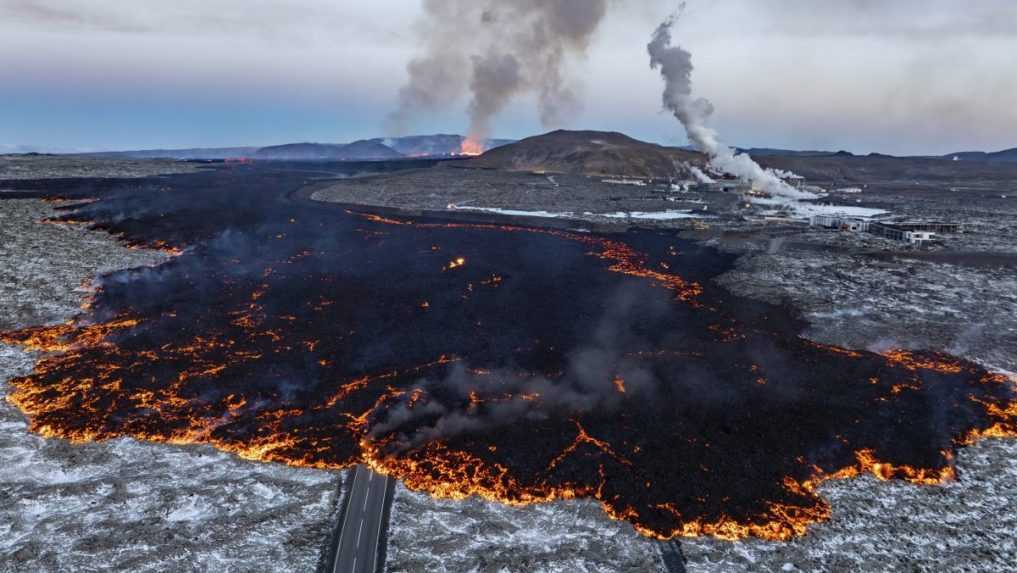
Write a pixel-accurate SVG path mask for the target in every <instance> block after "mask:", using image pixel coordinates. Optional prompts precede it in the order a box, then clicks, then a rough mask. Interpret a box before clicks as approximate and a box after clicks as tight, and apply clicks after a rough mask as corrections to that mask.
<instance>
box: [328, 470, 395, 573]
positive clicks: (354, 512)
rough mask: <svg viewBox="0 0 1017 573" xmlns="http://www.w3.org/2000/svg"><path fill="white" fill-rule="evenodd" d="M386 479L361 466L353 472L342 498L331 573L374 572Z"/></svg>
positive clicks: (377, 564)
mask: <svg viewBox="0 0 1017 573" xmlns="http://www.w3.org/2000/svg"><path fill="white" fill-rule="evenodd" d="M389 481H390V480H389V478H388V477H386V476H383V475H379V474H376V473H374V472H372V471H371V470H369V469H367V468H366V467H364V466H357V468H356V469H355V470H354V472H353V483H352V484H351V485H350V490H349V494H348V495H347V496H346V507H345V510H344V511H343V523H342V529H340V531H339V544H338V550H337V551H336V558H335V563H334V564H333V566H332V571H333V573H375V571H377V570H378V566H379V563H378V554H379V549H380V547H379V546H380V544H381V534H382V527H383V526H384V521H385V520H384V515H385V498H386V496H387V495H388V491H389V489H390V488H389Z"/></svg>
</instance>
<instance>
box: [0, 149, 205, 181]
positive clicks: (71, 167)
mask: <svg viewBox="0 0 1017 573" xmlns="http://www.w3.org/2000/svg"><path fill="white" fill-rule="evenodd" d="M198 168H199V167H198V166H197V165H196V164H193V163H181V162H178V161H172V160H168V159H156V160H152V159H143V160H140V159H139V160H136V159H103V158H97V157H82V156H75V155H0V181H9V180H17V179H60V178H65V177H131V178H134V177H151V176H153V175H167V174H170V173H191V172H193V171H195V170H196V169H198Z"/></svg>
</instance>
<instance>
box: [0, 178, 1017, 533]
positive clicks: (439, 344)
mask: <svg viewBox="0 0 1017 573" xmlns="http://www.w3.org/2000/svg"><path fill="white" fill-rule="evenodd" d="M372 168H373V169H383V168H384V166H383V165H382V164H379V165H377V166H374V167H372ZM317 169H320V170H321V171H322V172H321V173H315V172H311V171H308V170H307V167H304V168H299V167H296V166H292V165H286V164H279V165H273V166H267V167H266V166H261V165H256V166H240V167H235V168H218V169H214V170H210V171H207V172H202V173H196V174H183V175H174V176H169V177H161V178H151V179H145V180H140V181H132V182H123V181H120V182H115V181H107V182H99V183H94V182H93V183H87V182H85V181H76V180H62V181H47V182H44V183H43V182H40V183H39V184H38V185H34V184H32V183H31V182H21V183H19V184H18V186H17V189H19V190H21V192H22V194H24V193H33V192H34V193H39V194H45V195H48V196H53V197H64V198H90V199H94V200H93V201H91V202H88V203H85V204H80V205H78V206H77V207H74V208H73V209H70V210H68V211H67V214H66V216H65V217H62V218H61V219H60V221H57V222H58V223H59V224H89V225H92V226H94V227H96V228H99V229H104V230H107V231H109V232H111V233H114V234H115V235H117V236H119V237H120V238H121V239H122V240H124V241H125V242H127V244H129V245H133V246H139V247H142V246H143V247H147V248H160V249H164V250H168V251H171V252H173V253H174V254H176V255H177V256H175V257H174V258H173V260H172V261H170V262H168V263H165V264H163V265H160V266H158V267H152V268H139V269H133V270H130V271H125V272H120V273H114V274H112V275H108V276H104V277H101V278H99V279H97V281H96V290H95V293H94V295H93V297H92V298H91V300H90V301H89V302H88V304H87V306H86V308H84V309H83V311H82V314H81V316H80V317H78V318H77V319H76V320H74V321H72V322H71V323H69V324H64V325H57V326H52V327H40V328H31V329H26V330H21V331H16V332H8V333H3V334H0V342H4V343H8V344H17V345H21V346H24V347H26V348H29V349H34V350H39V351H42V352H44V355H43V357H42V359H41V360H40V362H39V363H38V365H37V367H36V369H35V371H34V372H33V373H32V374H31V375H29V376H27V377H23V378H20V379H16V380H14V381H12V382H11V386H12V393H11V395H10V397H9V399H10V400H11V401H12V402H13V403H14V404H16V405H17V406H18V407H19V408H21V409H22V410H23V411H24V412H25V413H26V414H27V415H28V416H29V418H30V421H31V427H32V429H33V430H34V431H36V432H39V433H40V434H42V435H45V436H51V437H60V438H67V439H70V440H74V441H89V440H104V439H110V438H115V437H119V436H132V437H136V438H139V439H144V440H152V441H159V442H168V443H176V444H194V443H207V444H212V445H214V446H216V447H218V448H221V449H223V450H226V451H229V452H234V453H236V454H238V455H240V456H243V457H245V458H250V459H256V460H263V461H271V462H281V463H287V464H292V465H296V466H305V467H318V468H341V467H346V466H350V465H352V464H357V463H365V464H368V465H370V466H372V467H373V468H374V469H376V470H377V471H380V472H383V473H387V474H389V475H392V476H394V477H397V478H399V479H401V480H403V481H404V483H406V485H407V486H409V487H411V488H413V489H418V490H423V491H427V492H430V493H432V494H434V495H438V496H442V497H450V498H463V497H467V496H470V495H480V496H483V497H485V498H488V499H492V500H497V501H500V502H503V503H508V504H520V505H522V504H529V503H539V502H543V501H550V500H555V499H570V498H580V497H583V498H593V499H596V500H598V501H599V502H600V503H601V505H602V506H603V508H604V510H605V511H606V512H607V513H608V514H609V515H610V516H612V517H614V518H617V519H624V520H627V521H629V522H631V523H632V524H633V525H634V526H635V527H636V528H637V530H638V531H640V532H641V533H643V534H645V535H648V536H653V537H658V538H668V537H673V536H677V535H683V536H689V535H712V536H715V537H720V538H725V539H735V538H741V537H746V536H756V537H761V538H766V539H790V538H792V537H795V536H799V535H803V534H805V533H806V531H807V528H808V526H809V524H811V523H815V522H817V521H821V520H823V519H825V518H827V517H828V516H829V513H830V509H829V506H828V505H827V503H826V502H825V501H824V500H823V499H822V498H821V497H819V496H818V494H817V493H816V487H817V485H818V484H819V483H821V482H822V481H824V480H827V479H836V478H845V477H851V476H855V475H858V474H860V473H863V472H869V473H873V474H875V475H876V476H877V477H879V478H880V479H901V480H908V481H911V482H914V483H915V484H918V485H929V484H936V483H940V482H942V481H943V480H947V479H958V478H959V479H963V476H956V475H955V471H954V469H953V465H952V458H953V454H954V452H955V450H956V448H958V447H962V446H963V445H965V444H969V443H971V442H973V441H974V440H977V439H980V438H982V437H989V436H995V437H1004V436H1006V437H1013V436H1015V435H1017V398H1015V389H1014V385H1013V383H1012V381H1010V380H1009V379H1008V378H1006V377H1004V376H1002V375H998V374H992V373H989V372H986V371H985V370H984V369H982V368H981V367H979V366H977V365H975V364H972V363H969V362H965V361H963V360H959V359H955V358H952V357H950V356H946V355H941V354H937V353H909V352H903V351H899V352H887V353H884V354H874V353H870V352H860V351H852V350H846V349H841V348H836V347H830V346H824V345H821V344H817V343H813V342H810V341H808V340H806V339H804V338H802V337H800V336H799V333H800V332H801V331H802V330H803V329H804V327H805V324H804V323H803V322H802V321H801V320H799V319H798V318H796V316H795V313H794V312H793V310H792V309H788V308H782V307H779V306H773V305H767V304H763V303H759V302H755V301H751V300H748V299H745V298H740V297H736V296H734V295H732V294H730V293H728V292H727V291H725V290H723V289H722V288H720V287H718V286H716V285H714V284H713V283H712V282H711V280H710V279H712V278H713V277H715V276H717V275H719V274H721V273H723V272H724V271H725V270H727V269H729V268H730V267H731V265H732V263H733V256H732V255H727V254H722V253H720V252H717V251H715V250H713V249H710V248H707V247H703V246H699V245H697V244H695V243H691V242H688V241H682V240H679V239H677V238H675V237H674V236H673V234H670V233H667V232H659V231H629V232H627V233H624V234H617V235H596V234H591V233H587V232H583V231H582V230H569V229H548V228H524V227H517V226H511V225H506V224H500V223H484V222H479V223H478V222H466V221H459V220H443V219H440V218H434V217H412V216H394V215H391V214H379V213H377V212H370V211H368V210H366V209H358V208H355V207H342V206H338V205H333V204H323V203H315V202H311V201H309V200H306V199H303V198H301V195H300V194H299V193H298V191H299V190H301V189H302V188H304V186H305V185H306V184H307V183H309V182H312V181H313V180H315V179H317V178H322V177H328V176H335V175H338V174H340V173H339V171H340V170H342V169H354V167H345V168H344V167H339V166H326V165H322V166H319V167H318V168H317ZM356 169H364V166H358V167H356ZM33 189H35V190H34V191H33Z"/></svg>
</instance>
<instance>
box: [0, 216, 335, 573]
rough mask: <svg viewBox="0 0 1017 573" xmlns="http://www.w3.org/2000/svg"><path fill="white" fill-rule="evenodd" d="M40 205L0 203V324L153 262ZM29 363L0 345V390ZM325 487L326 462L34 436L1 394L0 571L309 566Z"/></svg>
mask: <svg viewBox="0 0 1017 573" xmlns="http://www.w3.org/2000/svg"><path fill="white" fill-rule="evenodd" d="M53 213H54V211H53V210H52V208H51V206H50V205H48V204H46V203H44V202H42V201H39V200H5V201H0V328H4V329H8V328H17V327H22V326H28V325H31V324H43V323H54V322H60V321H64V320H67V319H68V318H70V317H72V316H73V315H74V314H75V313H76V312H78V308H79V305H80V304H81V301H82V299H83V297H84V296H85V294H86V289H84V288H83V287H82V284H83V283H84V284H87V283H89V282H90V281H91V279H92V277H93V276H94V275H95V274H96V273H98V272H108V271H112V270H115V269H118V268H127V267H133V266H139V265H151V264H158V263H159V262H161V261H163V260H165V255H163V254H161V253H153V252H147V251H140V250H131V249H127V248H125V247H123V246H121V245H119V244H117V243H116V241H114V240H113V239H112V238H111V237H110V236H108V235H106V234H104V233H96V232H91V231H88V230H87V229H85V228H84V227H83V226H81V225H52V224H41V223H39V222H38V221H39V220H41V219H43V218H45V217H48V216H51V215H52V214H53ZM34 362H35V356H33V355H32V354H30V353H26V352H23V351H22V350H20V349H16V348H12V347H7V346H2V345H0V396H2V395H3V394H5V393H6V391H7V384H6V381H7V380H9V379H10V378H12V377H16V376H22V375H25V374H28V373H29V372H30V371H31V369H32V367H33V364H34ZM336 497H337V476H336V474H335V473H331V472H320V471H314V470H297V469H292V468H287V467H283V466H278V465H272V464H259V463H253V462H247V461H244V460H240V459H237V458H235V457H233V456H230V455H227V454H224V453H221V452H218V451H216V450H214V449H212V448H208V447H174V446H164V445H155V444H147V443H139V442H136V441H134V440H129V439H122V440H116V441H113V442H109V443H98V444H81V445H70V444H68V443H67V442H64V441H62V440H46V439H43V438H41V437H39V436H37V435H35V434H32V433H30V432H29V431H28V429H27V424H26V420H25V418H24V416H23V415H22V414H21V412H20V411H18V410H17V409H15V408H14V407H13V406H11V405H10V404H9V403H7V402H6V400H4V401H0V572H12V573H13V572H18V573H20V572H27V571H31V572H48V571H99V570H120V571H159V572H162V571H312V570H314V568H315V567H316V566H317V564H318V559H319V556H320V555H321V553H322V548H323V546H324V544H325V543H326V540H327V539H328V537H329V534H330V529H331V526H332V522H333V519H334V513H335V511H336V507H337V503H336V501H337V500H336Z"/></svg>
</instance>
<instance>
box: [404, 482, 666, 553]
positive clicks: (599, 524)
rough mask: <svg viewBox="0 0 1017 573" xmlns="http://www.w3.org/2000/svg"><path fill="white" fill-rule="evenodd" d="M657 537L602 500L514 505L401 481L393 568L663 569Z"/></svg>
mask: <svg viewBox="0 0 1017 573" xmlns="http://www.w3.org/2000/svg"><path fill="white" fill-rule="evenodd" d="M661 567H662V564H661V560H660V556H659V553H658V550H657V543H656V542H654V541H651V540H649V539H646V538H644V537H640V536H639V535H638V534H636V533H635V532H634V531H633V530H632V527H630V526H629V525H628V524H625V523H621V522H616V521H610V520H608V519H607V518H606V517H605V516H604V512H603V511H602V510H601V509H600V506H599V505H597V504H596V503H593V502H589V501H575V502H558V503H551V504H545V505H535V506H531V507H525V508H510V507H505V506H503V505H499V504H495V503H489V502H485V501H482V500H478V499H470V500H466V501H445V500H435V499H432V498H431V497H429V496H427V495H424V494H420V493H415V492H412V491H409V490H407V489H406V488H405V487H403V486H401V485H400V486H398V487H397V488H396V497H395V502H394V504H393V507H392V523H391V529H390V530H389V547H388V567H387V570H388V571H389V572H390V573H403V572H406V573H410V572H416V571H441V572H460V571H462V572H466V571H477V572H502V571H504V572H516V571H518V572H527V573H531V572H532V573H538V572H540V573H552V572H553V573H559V572H560V573H573V572H604V573H614V572H616V571H630V572H632V573H636V572H639V573H642V572H653V571H661V570H662V569H661Z"/></svg>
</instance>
